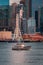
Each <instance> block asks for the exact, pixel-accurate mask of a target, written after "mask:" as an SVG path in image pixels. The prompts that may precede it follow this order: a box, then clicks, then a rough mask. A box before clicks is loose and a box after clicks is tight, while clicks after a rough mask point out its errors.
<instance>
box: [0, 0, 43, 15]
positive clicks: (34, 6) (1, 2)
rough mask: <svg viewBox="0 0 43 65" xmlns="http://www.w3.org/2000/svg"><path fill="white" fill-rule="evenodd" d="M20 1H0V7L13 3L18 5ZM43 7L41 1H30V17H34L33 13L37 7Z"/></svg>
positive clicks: (42, 0)
mask: <svg viewBox="0 0 43 65" xmlns="http://www.w3.org/2000/svg"><path fill="white" fill-rule="evenodd" d="M19 1H20V0H0V5H6V4H10V5H11V4H12V3H14V2H16V3H19ZM41 6H43V0H32V15H33V16H34V11H35V10H37V9H38V8H39V7H41Z"/></svg>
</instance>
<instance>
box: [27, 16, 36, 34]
mask: <svg viewBox="0 0 43 65" xmlns="http://www.w3.org/2000/svg"><path fill="white" fill-rule="evenodd" d="M35 32H36V21H35V19H34V18H32V17H31V18H30V19H29V20H28V34H34V33H35Z"/></svg>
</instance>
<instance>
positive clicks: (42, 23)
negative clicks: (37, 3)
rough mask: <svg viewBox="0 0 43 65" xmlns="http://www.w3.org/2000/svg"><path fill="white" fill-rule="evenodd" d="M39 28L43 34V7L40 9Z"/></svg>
mask: <svg viewBox="0 0 43 65" xmlns="http://www.w3.org/2000/svg"><path fill="white" fill-rule="evenodd" d="M38 28H39V29H40V32H41V33H42V34H43V7H41V8H39V9H38Z"/></svg>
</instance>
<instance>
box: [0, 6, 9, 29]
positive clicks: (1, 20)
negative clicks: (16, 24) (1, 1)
mask: <svg viewBox="0 0 43 65" xmlns="http://www.w3.org/2000/svg"><path fill="white" fill-rule="evenodd" d="M8 27H9V5H6V6H5V5H4V6H3V5H2V6H0V30H3V29H4V28H5V29H8Z"/></svg>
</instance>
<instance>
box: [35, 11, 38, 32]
mask: <svg viewBox="0 0 43 65" xmlns="http://www.w3.org/2000/svg"><path fill="white" fill-rule="evenodd" d="M35 20H36V32H38V11H35Z"/></svg>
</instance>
